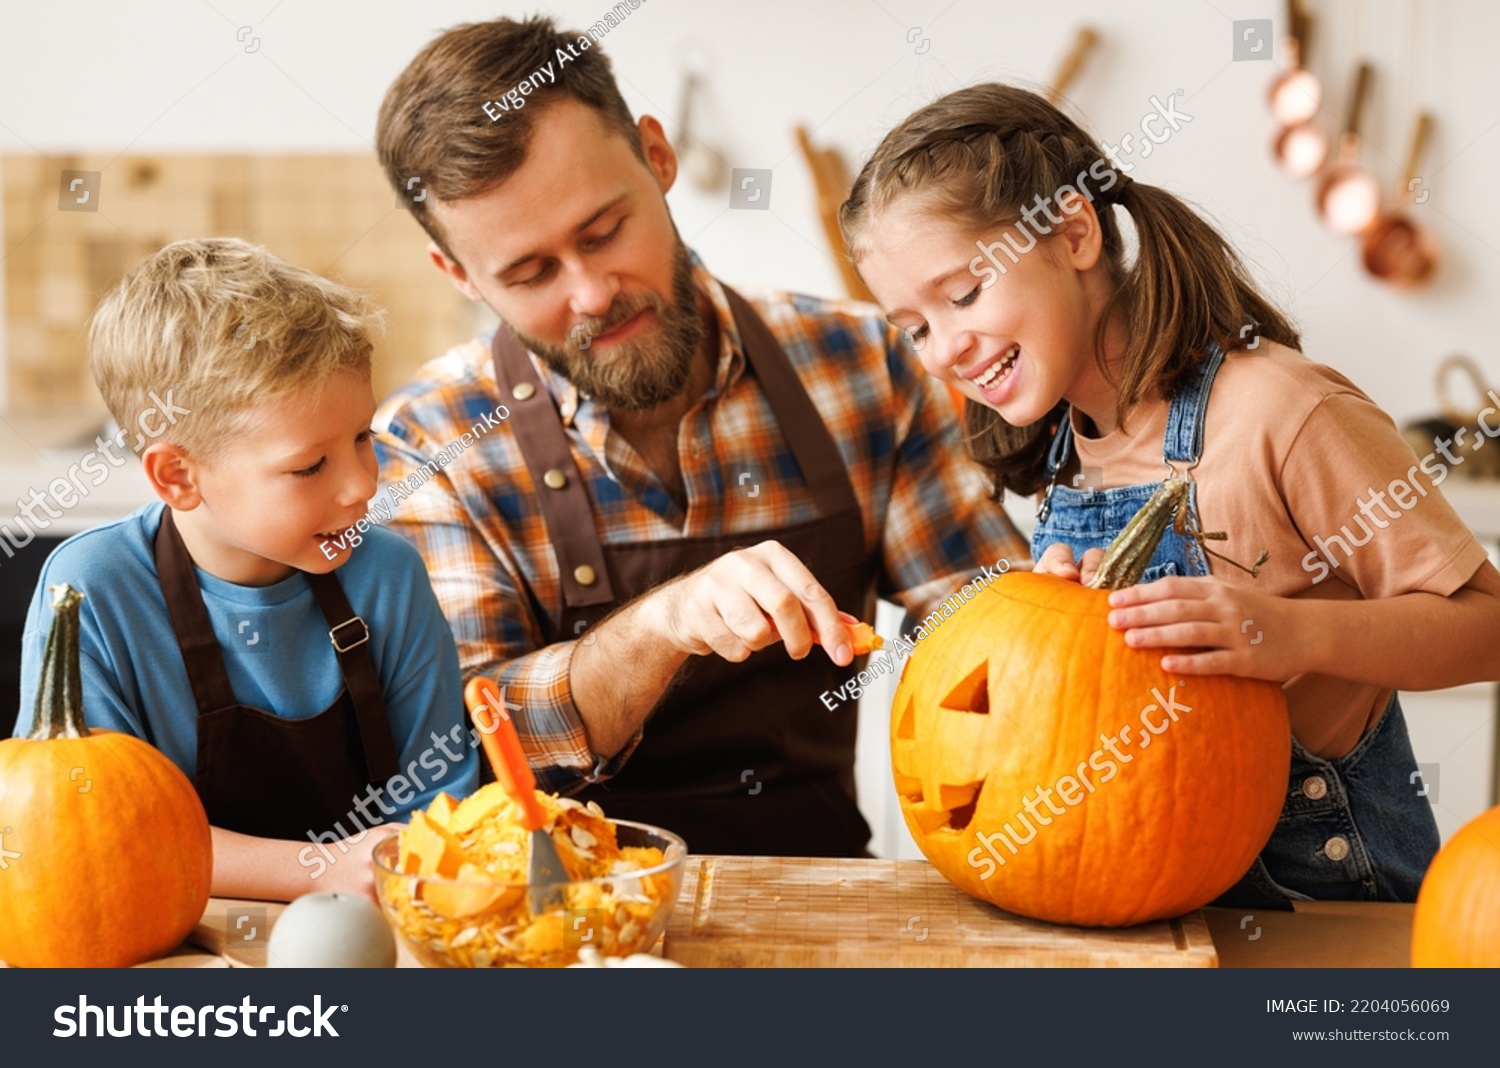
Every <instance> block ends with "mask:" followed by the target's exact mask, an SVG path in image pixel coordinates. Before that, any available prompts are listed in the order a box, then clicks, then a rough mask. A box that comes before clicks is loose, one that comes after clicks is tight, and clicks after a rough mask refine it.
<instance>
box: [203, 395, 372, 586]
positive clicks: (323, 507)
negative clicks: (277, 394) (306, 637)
mask: <svg viewBox="0 0 1500 1068" xmlns="http://www.w3.org/2000/svg"><path fill="white" fill-rule="evenodd" d="M374 415H375V394H374V391H373V390H372V388H371V385H370V378H369V376H368V375H356V374H351V373H347V372H340V373H338V374H334V375H332V376H330V377H329V378H328V380H327V381H326V382H324V383H323V384H322V386H320V387H317V388H315V389H313V390H312V391H311V392H310V393H306V394H298V395H294V396H293V397H291V398H288V399H284V400H281V401H277V402H274V403H269V404H264V405H260V406H258V407H256V408H253V409H251V410H250V411H249V412H247V413H246V414H245V416H244V417H243V419H242V420H241V422H240V425H239V429H238V430H236V431H234V432H233V433H232V434H231V437H230V439H229V441H228V442H227V443H226V444H225V446H224V448H223V450H222V451H221V452H220V453H219V455H218V456H217V457H216V458H214V459H213V460H212V461H211V462H205V461H194V462H193V481H194V483H195V485H196V488H197V491H198V494H199V496H200V498H201V500H200V501H199V503H198V506H197V507H196V508H193V509H191V510H190V511H188V512H186V513H185V514H183V515H182V516H181V517H180V518H179V524H178V525H179V527H180V528H181V529H182V532H183V538H184V541H185V542H186V543H187V546H188V549H189V551H190V552H191V553H192V556H193V560H194V562H195V563H196V564H197V565H198V566H199V567H201V568H203V569H204V570H205V571H207V572H209V573H210V574H212V575H215V576H217V577H219V578H222V579H224V580H225V581H228V582H234V583H238V584H239V585H243V586H267V585H270V584H271V583H274V582H279V581H281V580H282V579H284V578H287V577H288V576H289V575H291V573H292V571H293V569H296V570H300V571H311V572H315V573H322V572H327V571H332V570H333V569H334V568H336V567H338V566H339V565H341V564H342V563H343V562H344V561H345V560H346V559H348V556H349V552H350V550H351V549H352V547H353V546H352V544H350V542H351V541H352V539H345V532H346V531H348V529H349V528H350V527H351V526H353V525H354V522H355V520H357V519H360V518H363V517H364V515H365V514H366V510H367V509H368V506H369V503H370V498H371V497H372V496H374V494H375V489H376V481H377V480H376V473H377V463H376V460H375V446H374V442H373V440H372V431H371V430H370V421H371V419H372V418H374ZM330 539H332V540H330ZM339 540H343V541H344V546H343V547H342V548H340V547H339V545H338V544H337V542H338V541H339ZM324 546H326V547H327V552H326V553H325V551H324ZM329 554H332V559H330V556H329Z"/></svg>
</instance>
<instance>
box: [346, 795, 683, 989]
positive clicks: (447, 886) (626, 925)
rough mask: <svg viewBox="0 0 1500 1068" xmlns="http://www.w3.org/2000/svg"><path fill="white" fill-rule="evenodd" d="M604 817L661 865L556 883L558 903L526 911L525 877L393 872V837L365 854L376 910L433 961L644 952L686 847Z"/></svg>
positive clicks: (673, 898) (491, 962) (517, 961)
mask: <svg viewBox="0 0 1500 1068" xmlns="http://www.w3.org/2000/svg"><path fill="white" fill-rule="evenodd" d="M610 822H611V823H613V824H614V827H615V835H616V838H617V840H618V842H619V844H620V846H621V847H625V846H648V847H655V848H656V849H660V850H661V852H662V857H663V859H662V862H661V863H660V864H657V865H655V866H654V867H650V868H640V869H637V870H635V871H631V872H628V873H624V874H620V875H606V876H601V877H599V878H595V879H579V880H575V881H573V882H567V883H562V884H560V885H561V887H562V892H563V903H562V905H560V906H558V907H556V908H553V909H549V910H548V911H546V912H543V913H542V914H541V915H540V916H535V917H534V916H532V915H531V910H530V908H529V907H528V905H527V899H526V884H525V883H524V882H508V881H501V880H498V879H467V880H459V879H443V878H439V877H438V876H427V875H415V874H411V873H409V872H403V871H400V870H398V869H397V867H396V860H397V856H398V851H399V836H398V835H392V836H391V837H390V838H387V839H386V840H385V841H383V842H381V843H380V844H379V845H377V846H376V847H375V850H374V852H373V854H372V855H373V857H374V863H375V891H376V893H377V895H378V896H379V898H380V907H381V909H382V911H384V913H385V917H386V920H387V921H389V923H390V924H391V927H392V928H393V929H394V930H395V932H396V936H397V937H398V938H400V939H401V940H402V941H404V942H405V943H406V945H407V947H408V948H410V950H411V951H412V953H413V954H414V955H415V956H416V958H417V959H418V960H419V961H421V962H422V963H423V964H425V965H427V966H428V967H433V968H503V967H532V968H561V967H564V966H565V965H569V964H573V963H575V962H576V961H577V960H578V951H579V950H580V949H582V948H583V947H584V946H593V947H595V948H596V949H598V950H599V952H600V953H601V954H603V955H604V956H606V957H625V956H629V955H630V954H632V953H646V952H649V951H650V949H651V947H652V946H654V945H655V944H656V940H657V939H658V938H660V937H661V933H662V932H663V931H664V930H666V926H667V919H668V917H669V916H671V914H672V906H673V905H675V904H676V902H677V895H678V892H679V891H680V890H681V889H682V876H683V860H684V859H685V858H686V857H687V844H686V843H685V842H684V841H683V840H682V839H681V838H679V837H678V836H677V835H675V834H673V833H672V832H671V831H665V830H662V829H661V828H660V827H652V826H651V825H649V824H645V823H634V822H632V821H630V820H611V821H610ZM434 903H435V904H436V905H437V908H436V909H435V908H434Z"/></svg>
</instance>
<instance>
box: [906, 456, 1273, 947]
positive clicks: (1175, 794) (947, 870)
mask: <svg viewBox="0 0 1500 1068" xmlns="http://www.w3.org/2000/svg"><path fill="white" fill-rule="evenodd" d="M1172 481H1176V480H1169V482H1172ZM1168 489H1169V487H1168V486H1166V485H1165V484H1164V487H1163V491H1159V492H1158V495H1157V497H1154V498H1153V499H1152V501H1151V502H1149V503H1148V504H1147V505H1146V506H1145V508H1143V509H1142V513H1141V516H1138V517H1137V520H1141V519H1142V517H1145V516H1147V514H1148V511H1149V510H1151V509H1153V508H1154V509H1156V513H1155V515H1154V518H1155V520H1157V521H1155V522H1151V521H1147V522H1137V521H1132V524H1131V525H1130V526H1129V527H1127V528H1126V530H1125V531H1123V532H1122V533H1121V535H1120V538H1119V539H1117V540H1116V542H1115V544H1114V545H1112V546H1111V548H1110V551H1109V554H1107V555H1106V559H1105V565H1104V566H1103V567H1102V568H1101V571H1100V574H1101V576H1102V577H1103V582H1102V583H1101V585H1108V586H1109V587H1110V588H1113V587H1115V586H1125V585H1129V584H1131V583H1133V582H1135V581H1137V580H1138V579H1139V577H1140V575H1141V573H1142V571H1143V570H1144V568H1145V566H1146V564H1147V562H1148V561H1149V559H1150V557H1151V554H1152V553H1153V552H1154V550H1155V546H1156V544H1157V542H1158V541H1159V540H1160V537H1161V534H1162V531H1163V530H1164V529H1165V520H1166V518H1170V515H1169V514H1167V513H1164V512H1163V511H1162V510H1163V509H1169V510H1174V509H1175V507H1176V506H1174V505H1173V503H1172V502H1173V500H1174V499H1176V500H1178V501H1179V502H1180V500H1181V498H1180V497H1179V498H1171V497H1170V496H1169V497H1167V498H1163V497H1162V494H1163V493H1164V492H1165V491H1167V490H1168ZM1172 489H1173V490H1174V492H1175V490H1177V489H1180V486H1179V487H1175V488H1172ZM1158 498H1161V499H1158ZM1178 506H1180V504H1179V505H1178ZM1164 516H1165V518H1164ZM1108 598H1109V593H1108V588H1098V589H1090V588H1087V587H1084V586H1081V585H1080V584H1079V583H1077V582H1070V581H1066V580H1064V579H1060V578H1057V577H1055V576H1051V575H1040V574H1027V573H1011V574H1007V575H1005V576H1003V577H1002V578H1000V579H999V580H997V581H995V582H993V583H992V584H991V585H989V586H986V587H983V588H981V589H980V591H979V593H978V594H976V595H975V596H974V597H973V598H972V599H970V600H969V601H968V603H966V604H965V605H963V606H962V607H961V608H959V609H958V610H957V611H956V612H955V613H954V614H953V615H952V616H951V617H950V618H948V619H947V620H945V621H944V622H943V623H942V624H941V625H940V628H934V629H933V631H931V632H930V633H928V634H925V635H921V640H920V641H919V643H918V644H917V646H916V650H915V652H914V653H913V654H912V658H911V661H910V662H909V663H908V664H907V667H906V670H905V671H904V672H903V673H902V676H901V681H900V683H899V685H898V686H897V689H896V699H895V704H894V707H893V709H892V722H891V747H892V765H893V770H894V772H895V780H896V793H897V795H898V797H899V799H900V803H901V811H902V814H903V816H904V817H905V819H906V824H907V826H908V827H909V828H910V830H911V833H912V836H913V837H914V838H915V839H916V842H917V845H918V846H920V847H921V849H922V852H923V853H925V854H926V856H927V858H928V859H929V860H931V861H932V863H933V864H934V865H935V866H936V867H937V868H938V870H939V871H941V872H942V873H943V875H944V876H946V877H947V878H948V879H949V881H951V882H953V883H954V884H955V885H957V886H958V887H959V888H960V889H962V890H964V891H965V892H966V893H969V894H971V895H973V896H974V897H977V898H981V899H983V900H987V901H990V902H993V903H994V904H996V905H999V906H1000V907H1001V908H1004V909H1006V910H1008V911H1010V912H1015V913H1019V914H1021V915H1025V916H1031V917H1035V918H1037V919H1043V920H1050V921H1052V922H1055V923H1065V924H1077V925H1084V926H1125V925H1129V924H1136V923H1143V922H1146V921H1149V920H1157V919H1162V918H1165V917H1169V916H1177V915H1181V914H1182V913H1185V912H1190V911H1192V910H1193V909H1195V908H1198V907H1200V906H1202V905H1204V904H1206V903H1208V902H1209V901H1212V900H1213V899H1214V898H1216V897H1218V896H1219V895H1220V894H1221V893H1223V892H1224V891H1225V890H1227V889H1229V887H1231V886H1233V885H1234V883H1235V882H1236V881H1237V880H1238V879H1239V878H1240V877H1241V876H1242V875H1244V873H1245V872H1246V871H1247V870H1249V868H1250V866H1251V864H1252V863H1253V862H1254V860H1255V858H1256V856H1257V855H1258V854H1259V852H1260V850H1261V849H1262V847H1264V845H1265V843H1266V842H1267V841H1268V840H1269V838H1270V836H1271V832H1272V831H1273V830H1274V829H1275V826H1276V821H1277V818H1278V816H1279V815H1280V812H1281V808H1282V804H1283V802H1284V800H1285V797H1286V788H1287V775H1288V768H1289V766H1290V760H1291V730H1290V725H1289V722H1288V719H1287V708H1286V699H1285V697H1284V695H1283V694H1282V690H1281V687H1280V686H1277V685H1275V684H1273V683H1269V682H1262V681H1257V680H1251V679H1242V678H1235V677H1231V676H1224V675H1220V676H1181V677H1178V676H1174V675H1169V674H1167V673H1165V672H1163V671H1162V669H1161V656H1162V652H1161V651H1160V650H1146V649H1133V648H1131V647H1129V646H1127V645H1126V644H1125V640H1124V634H1123V632H1121V631H1117V630H1115V629H1114V628H1112V627H1111V626H1110V625H1109V623H1108V621H1107V615H1108V612H1109V604H1108Z"/></svg>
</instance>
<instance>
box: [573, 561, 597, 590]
mask: <svg viewBox="0 0 1500 1068" xmlns="http://www.w3.org/2000/svg"><path fill="white" fill-rule="evenodd" d="M573 578H574V579H575V580H577V582H578V585H580V586H592V585H593V584H594V583H595V581H597V580H598V578H599V576H598V575H597V574H596V573H595V572H594V569H593V568H591V567H589V565H588V564H580V565H579V566H577V567H575V568H574V569H573Z"/></svg>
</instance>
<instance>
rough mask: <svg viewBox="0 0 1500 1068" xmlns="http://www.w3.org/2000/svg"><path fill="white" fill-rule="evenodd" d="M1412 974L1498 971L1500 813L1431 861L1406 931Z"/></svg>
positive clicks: (1467, 827)
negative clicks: (1435, 970) (1408, 932)
mask: <svg viewBox="0 0 1500 1068" xmlns="http://www.w3.org/2000/svg"><path fill="white" fill-rule="evenodd" d="M1411 963H1412V967H1414V968H1500V807H1496V808H1492V809H1490V810H1489V811H1488V812H1485V813H1482V814H1481V815H1479V816H1477V817H1475V818H1474V819H1472V820H1470V821H1469V822H1468V823H1466V824H1464V825H1463V826H1462V827H1460V828H1459V830H1458V833H1457V834H1455V835H1454V836H1453V837H1452V838H1451V839H1449V841H1448V844H1447V845H1445V846H1443V848H1442V849H1441V850H1440V851H1439V852H1438V855H1437V856H1436V857H1435V858H1433V861H1432V866H1431V867H1429V868H1428V869H1427V875H1426V876H1425V877H1424V878H1423V879H1422V889H1421V891H1420V892H1418V894H1417V909H1416V914H1415V916H1414V917H1413V919H1412V928H1411Z"/></svg>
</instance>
